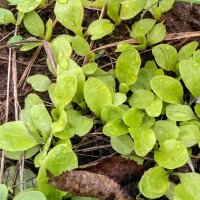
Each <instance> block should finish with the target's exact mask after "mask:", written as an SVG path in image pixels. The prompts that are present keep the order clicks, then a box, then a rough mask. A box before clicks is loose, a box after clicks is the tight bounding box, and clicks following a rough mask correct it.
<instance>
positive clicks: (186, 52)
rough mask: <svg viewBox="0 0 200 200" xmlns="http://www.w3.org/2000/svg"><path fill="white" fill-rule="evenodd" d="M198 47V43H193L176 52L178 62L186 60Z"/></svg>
mask: <svg viewBox="0 0 200 200" xmlns="http://www.w3.org/2000/svg"><path fill="white" fill-rule="evenodd" d="M197 47H198V42H196V41H193V42H190V43H188V44H186V45H184V46H183V47H182V48H181V49H180V50H179V52H178V61H179V62H181V61H183V60H188V59H190V57H191V56H192V54H193V53H194V52H195V50H196V48H197Z"/></svg>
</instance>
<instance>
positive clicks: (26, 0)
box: [17, 0, 42, 13]
mask: <svg viewBox="0 0 200 200" xmlns="http://www.w3.org/2000/svg"><path fill="white" fill-rule="evenodd" d="M41 2H42V0H35V1H32V0H23V1H20V2H19V3H18V4H17V9H18V10H19V11H20V12H23V13H29V12H31V11H33V10H34V9H35V8H37V7H38V6H39V4H40V3H41Z"/></svg>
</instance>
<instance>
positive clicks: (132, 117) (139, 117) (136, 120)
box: [123, 107, 144, 128]
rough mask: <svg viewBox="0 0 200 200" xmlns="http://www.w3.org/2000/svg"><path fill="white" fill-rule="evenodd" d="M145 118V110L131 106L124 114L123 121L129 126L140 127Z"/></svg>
mask: <svg viewBox="0 0 200 200" xmlns="http://www.w3.org/2000/svg"><path fill="white" fill-rule="evenodd" d="M143 119H144V112H143V111H141V110H139V109H137V108H136V107H132V108H130V109H129V110H127V111H126V112H125V113H124V115H123V121H124V123H125V124H126V125H127V126H129V127H134V128H139V127H140V126H142V123H143Z"/></svg>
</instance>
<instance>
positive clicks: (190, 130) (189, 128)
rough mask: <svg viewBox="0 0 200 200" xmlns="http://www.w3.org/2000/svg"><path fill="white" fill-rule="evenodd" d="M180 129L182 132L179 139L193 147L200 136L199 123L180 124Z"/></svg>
mask: <svg viewBox="0 0 200 200" xmlns="http://www.w3.org/2000/svg"><path fill="white" fill-rule="evenodd" d="M179 129H180V133H179V138H178V140H180V141H181V142H183V144H185V146H186V147H192V146H194V145H195V144H197V143H198V140H199V138H200V131H199V127H198V126H197V125H195V124H188V125H187V124H186V125H182V126H179Z"/></svg>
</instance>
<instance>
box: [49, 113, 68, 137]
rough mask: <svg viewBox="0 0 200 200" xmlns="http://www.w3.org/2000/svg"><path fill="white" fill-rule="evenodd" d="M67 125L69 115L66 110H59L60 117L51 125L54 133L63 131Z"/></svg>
mask: <svg viewBox="0 0 200 200" xmlns="http://www.w3.org/2000/svg"><path fill="white" fill-rule="evenodd" d="M66 125H67V113H66V112H65V110H64V109H61V110H59V117H58V118H57V120H56V121H54V122H53V123H52V124H51V128H52V133H53V134H54V133H57V132H60V131H63V130H64V128H65V126H66Z"/></svg>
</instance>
